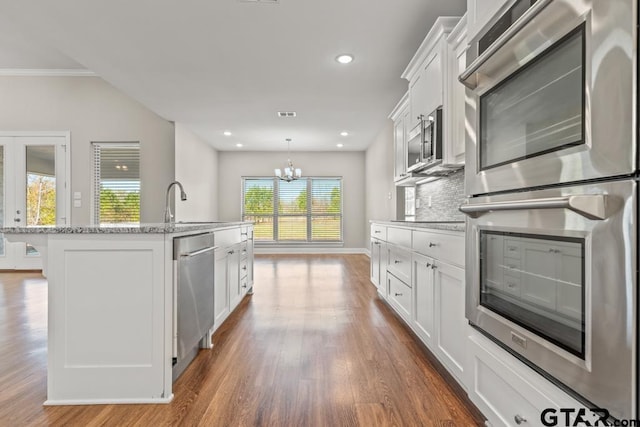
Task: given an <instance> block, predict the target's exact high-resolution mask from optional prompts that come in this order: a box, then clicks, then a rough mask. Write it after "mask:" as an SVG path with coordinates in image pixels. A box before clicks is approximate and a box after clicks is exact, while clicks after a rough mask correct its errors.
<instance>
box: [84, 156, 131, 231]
mask: <svg viewBox="0 0 640 427" xmlns="http://www.w3.org/2000/svg"><path fill="white" fill-rule="evenodd" d="M93 153H94V177H93V179H94V222H95V223H96V224H139V223H140V145H139V144H138V143H94V144H93Z"/></svg>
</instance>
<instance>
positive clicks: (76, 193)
mask: <svg viewBox="0 0 640 427" xmlns="http://www.w3.org/2000/svg"><path fill="white" fill-rule="evenodd" d="M80 199H82V193H81V192H79V191H74V192H73V200H80Z"/></svg>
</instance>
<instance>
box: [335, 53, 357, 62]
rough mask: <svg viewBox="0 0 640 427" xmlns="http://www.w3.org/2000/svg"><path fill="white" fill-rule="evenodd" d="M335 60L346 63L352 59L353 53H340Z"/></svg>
mask: <svg viewBox="0 0 640 427" xmlns="http://www.w3.org/2000/svg"><path fill="white" fill-rule="evenodd" d="M336 61H338V62H339V63H341V64H348V63H350V62H351V61H353V55H351V54H350V53H343V54H341V55H338V56H336Z"/></svg>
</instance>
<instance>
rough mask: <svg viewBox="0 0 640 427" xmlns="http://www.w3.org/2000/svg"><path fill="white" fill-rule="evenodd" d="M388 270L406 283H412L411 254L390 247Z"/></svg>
mask: <svg viewBox="0 0 640 427" xmlns="http://www.w3.org/2000/svg"><path fill="white" fill-rule="evenodd" d="M387 248H388V249H387V250H388V252H387V253H388V264H387V270H388V271H390V272H391V273H392V274H394V275H395V276H396V277H398V278H399V279H400V280H402V281H403V282H405V283H411V252H409V251H407V250H405V249H402V248H399V247H397V246H392V245H388V246H387Z"/></svg>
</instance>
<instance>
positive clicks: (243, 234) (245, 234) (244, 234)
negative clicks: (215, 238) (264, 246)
mask: <svg viewBox="0 0 640 427" xmlns="http://www.w3.org/2000/svg"><path fill="white" fill-rule="evenodd" d="M240 235H241V236H247V235H249V233H240Z"/></svg>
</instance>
